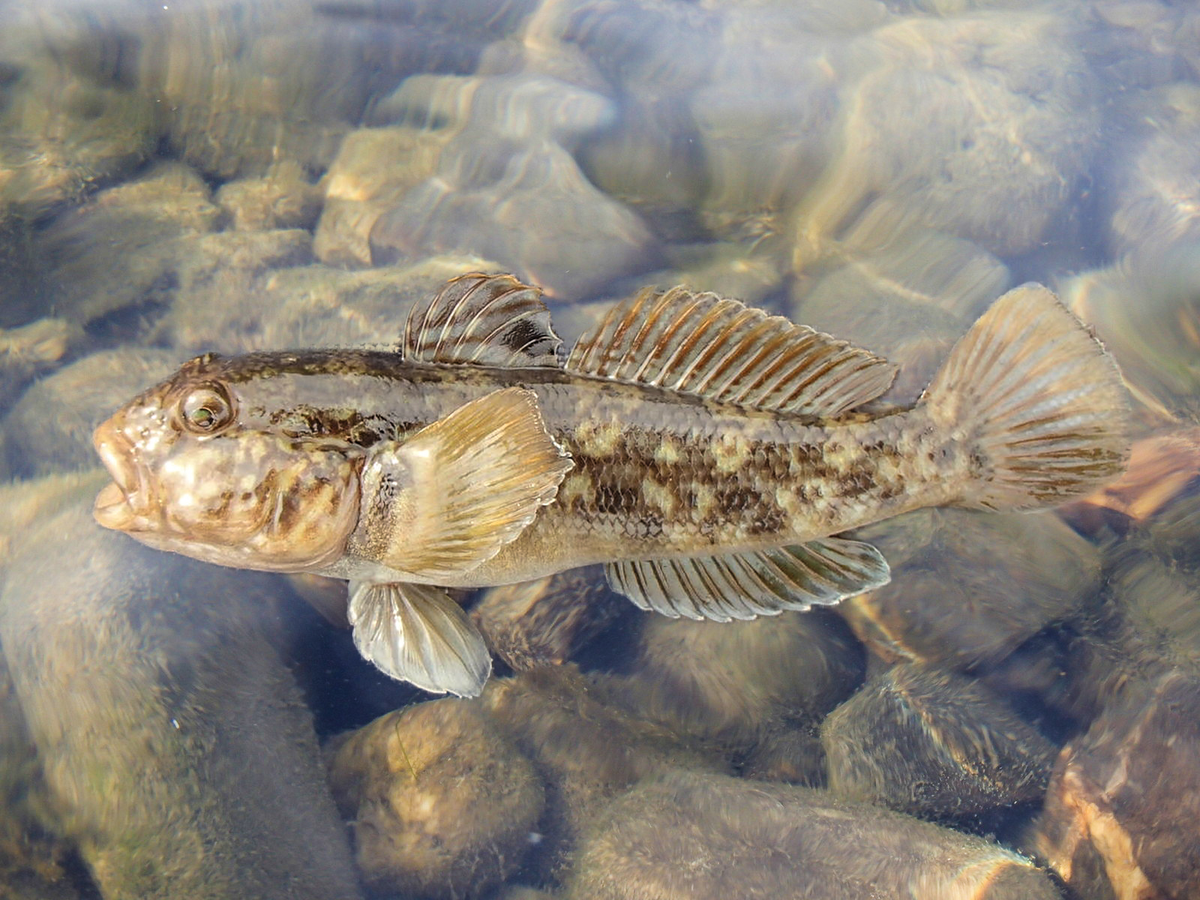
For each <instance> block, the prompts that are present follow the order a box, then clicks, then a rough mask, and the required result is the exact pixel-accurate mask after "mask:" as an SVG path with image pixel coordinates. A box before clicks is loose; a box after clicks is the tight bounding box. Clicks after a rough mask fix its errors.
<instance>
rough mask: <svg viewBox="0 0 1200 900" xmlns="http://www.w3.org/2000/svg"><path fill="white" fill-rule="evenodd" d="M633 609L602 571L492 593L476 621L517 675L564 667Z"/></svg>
mask: <svg viewBox="0 0 1200 900" xmlns="http://www.w3.org/2000/svg"><path fill="white" fill-rule="evenodd" d="M628 608H629V601H628V600H626V599H625V598H624V597H622V596H620V595H618V594H614V593H613V592H612V590H610V589H609V587H608V585H607V584H606V583H605V581H604V577H603V575H601V573H600V572H599V570H598V568H584V569H570V570H568V571H566V572H559V573H558V574H556V575H549V576H547V577H545V578H539V579H537V580H536V581H525V582H520V583H518V584H502V585H497V586H496V587H491V588H488V589H487V590H486V591H484V592H483V595H482V596H481V597H480V598H479V600H478V601H477V602H476V603H475V605H474V606H472V607H471V613H470V616H471V621H472V622H474V623H475V625H476V627H478V628H479V630H480V632H482V634H483V637H484V640H486V641H487V644H488V647H489V648H490V649H491V651H492V652H493V653H494V654H496V655H497V656H499V657H500V658H501V659H502V660H504V662H506V663H508V665H509V668H511V669H512V670H513V671H514V672H523V671H525V670H527V669H535V668H537V667H539V666H548V665H562V664H563V663H565V662H567V661H568V660H570V659H571V658H572V656H573V655H574V653H575V652H576V651H577V650H578V649H579V648H580V647H582V646H584V645H585V644H587V642H588V641H589V640H591V639H592V638H593V637H595V636H596V635H597V634H599V633H600V632H601V631H603V630H604V629H605V628H606V627H607V626H608V625H609V624H611V623H612V622H613V621H615V620H616V618H617V617H618V616H619V615H621V613H622V612H625V611H626V610H627V609H628Z"/></svg>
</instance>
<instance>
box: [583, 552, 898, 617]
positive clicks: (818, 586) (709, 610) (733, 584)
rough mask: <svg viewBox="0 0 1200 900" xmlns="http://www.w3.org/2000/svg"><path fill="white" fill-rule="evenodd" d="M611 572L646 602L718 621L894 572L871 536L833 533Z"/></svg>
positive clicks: (844, 591) (819, 602)
mask: <svg viewBox="0 0 1200 900" xmlns="http://www.w3.org/2000/svg"><path fill="white" fill-rule="evenodd" d="M605 574H606V575H607V576H608V583H609V586H610V587H612V589H613V590H615V591H618V592H620V593H622V594H624V595H625V596H627V597H628V598H629V599H630V600H632V601H633V602H634V603H635V604H637V605H638V606H639V607H641V608H642V609H648V610H654V611H655V612H658V613H662V614H663V615H665V616H670V617H671V618H673V619H677V618H679V617H680V616H683V617H685V618H688V619H708V620H710V621H713V622H728V621H730V620H732V619H753V618H755V617H756V616H774V615H778V614H779V613H781V612H783V611H784V610H803V609H808V608H809V607H812V606H828V605H830V604H833V603H837V602H838V601H839V600H842V599H843V598H845V597H852V596H854V595H855V594H861V593H862V592H863V591H869V590H872V589H874V588H878V587H882V586H883V585H885V584H887V583H888V581H889V580H890V579H891V573H890V571H889V570H888V564H887V562H886V561H885V560H884V558H883V556H882V555H881V554H880V552H879V551H878V550H876V549H875V548H874V547H872V546H871V545H870V544H864V543H861V542H859V541H848V540H844V539H842V538H832V537H831V538H823V539H821V540H816V541H809V542H808V543H806V544H797V545H795V546H792V547H778V548H773V549H770V550H761V551H757V552H752V553H729V554H723V555H720V556H692V557H684V558H679V559H651V560H632V561H625V562H617V563H609V564H608V565H607V566H605Z"/></svg>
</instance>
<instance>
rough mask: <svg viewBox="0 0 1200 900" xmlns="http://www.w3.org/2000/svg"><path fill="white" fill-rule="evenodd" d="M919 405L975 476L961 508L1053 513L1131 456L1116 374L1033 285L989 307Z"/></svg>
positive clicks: (1091, 341) (1080, 329)
mask: <svg viewBox="0 0 1200 900" xmlns="http://www.w3.org/2000/svg"><path fill="white" fill-rule="evenodd" d="M924 399H925V403H926V404H927V407H928V410H929V413H930V415H931V416H932V417H933V419H934V421H935V422H937V423H938V424H939V425H941V426H943V427H945V428H947V429H948V430H949V432H950V433H951V434H953V435H955V436H956V437H957V438H958V439H959V440H960V441H964V442H966V443H967V446H968V447H969V448H970V452H971V453H972V455H973V456H974V457H975V459H976V461H977V464H978V466H979V477H978V479H977V481H976V482H975V484H974V488H973V489H972V490H969V491H968V493H967V495H966V496H965V497H963V498H961V500H960V503H961V504H962V505H963V506H969V507H982V508H985V509H1029V508H1033V507H1038V506H1054V505H1057V504H1059V503H1061V502H1063V501H1064V500H1067V499H1069V498H1071V497H1074V496H1078V495H1080V494H1084V493H1087V492H1088V491H1091V490H1093V489H1094V488H1096V487H1099V486H1100V485H1102V484H1104V483H1105V482H1106V481H1109V480H1111V479H1113V478H1116V477H1117V476H1118V475H1120V474H1121V472H1122V470H1123V469H1124V467H1125V461H1126V459H1127V457H1128V455H1129V442H1130V437H1129V431H1130V421H1129V407H1128V402H1127V400H1126V394H1125V389H1124V387H1123V386H1122V384H1121V376H1120V374H1119V373H1118V372H1117V367H1116V365H1115V364H1114V363H1113V361H1112V358H1111V357H1110V356H1109V355H1108V353H1106V352H1105V350H1104V348H1103V347H1102V346H1101V345H1100V342H1099V341H1097V340H1096V338H1095V337H1093V336H1092V334H1091V333H1090V332H1089V331H1088V330H1087V329H1086V328H1085V327H1084V326H1083V324H1082V323H1080V322H1079V320H1078V319H1076V318H1075V317H1074V316H1073V315H1072V314H1071V313H1070V312H1069V311H1068V310H1067V309H1066V308H1065V307H1064V306H1063V305H1062V304H1061V303H1059V302H1058V298H1056V297H1055V296H1054V294H1052V293H1051V292H1050V291H1049V290H1047V289H1046V288H1044V287H1042V286H1041V285H1038V284H1027V285H1023V286H1021V287H1018V288H1015V289H1013V290H1011V291H1009V292H1008V293H1007V294H1005V295H1004V296H1003V297H1001V298H1000V299H999V300H997V301H996V302H995V303H994V304H992V307H991V308H990V309H989V310H988V311H987V312H986V313H984V314H983V316H982V317H980V319H979V320H978V321H977V322H976V323H975V324H974V325H973V326H972V327H971V330H970V331H968V332H967V333H966V334H965V335H964V336H963V337H962V338H961V339H960V340H959V342H958V343H957V344H955V345H954V348H953V349H952V350H951V351H950V356H949V358H948V359H947V360H946V363H945V365H943V366H942V368H941V370H940V371H939V372H938V373H937V375H935V376H934V379H933V381H932V383H931V384H930V385H929V388H928V389H927V390H926V391H925V398H924Z"/></svg>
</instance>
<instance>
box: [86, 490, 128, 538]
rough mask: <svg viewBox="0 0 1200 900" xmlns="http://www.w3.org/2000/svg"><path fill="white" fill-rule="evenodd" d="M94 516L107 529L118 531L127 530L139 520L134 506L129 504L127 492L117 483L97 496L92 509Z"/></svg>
mask: <svg viewBox="0 0 1200 900" xmlns="http://www.w3.org/2000/svg"><path fill="white" fill-rule="evenodd" d="M92 515H93V516H94V517H95V519H96V521H97V522H98V523H99V524H101V525H103V526H104V527H105V528H112V529H115V530H117V531H125V530H127V529H128V528H129V527H130V526H131V525H132V524H133V521H134V519H135V518H137V517H136V515H135V514H134V511H133V504H131V503H130V502H129V498H128V497H127V496H126V494H125V491H124V490H122V489H121V486H120V485H119V484H117V483H116V482H113V483H112V484H109V485H107V486H105V488H104V489H103V490H102V491H100V493H99V494H98V495H97V496H96V505H95V506H94V507H93V508H92Z"/></svg>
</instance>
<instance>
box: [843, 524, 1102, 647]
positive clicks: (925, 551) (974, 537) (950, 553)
mask: <svg viewBox="0 0 1200 900" xmlns="http://www.w3.org/2000/svg"><path fill="white" fill-rule="evenodd" d="M856 534H857V535H858V536H859V538H860V539H861V540H865V541H869V542H871V543H873V544H875V545H876V546H878V547H879V549H880V550H881V551H883V554H884V556H885V557H886V558H887V560H888V562H889V563H890V564H891V567H892V581H891V583H890V584H887V585H885V586H884V587H882V588H880V589H879V590H877V591H871V592H870V593H868V594H862V595H860V596H858V597H853V598H851V599H850V600H847V601H845V602H843V603H842V604H841V606H840V607H839V610H840V611H841V612H842V613H843V614H844V615H845V616H846V618H847V620H848V621H849V622H850V624H851V627H852V628H853V629H854V630H855V633H856V634H858V636H859V637H860V638H862V640H864V641H865V642H866V643H867V644H868V646H870V647H871V648H872V649H873V650H875V651H876V652H877V653H879V654H880V655H881V656H883V657H885V658H890V659H893V660H895V659H909V660H917V661H923V662H930V663H939V664H942V665H945V666H948V667H950V668H958V669H967V668H971V667H972V666H975V665H978V664H980V663H994V662H998V661H999V660H1001V659H1003V658H1004V657H1005V656H1007V655H1008V654H1009V653H1011V652H1012V651H1013V650H1014V649H1015V648H1016V647H1017V646H1019V645H1020V644H1021V643H1022V642H1023V641H1025V640H1026V639H1028V638H1029V637H1031V636H1032V635H1034V634H1036V633H1037V632H1038V631H1039V630H1041V629H1042V628H1043V627H1045V626H1046V625H1047V624H1049V623H1050V622H1053V621H1055V620H1056V619H1060V618H1063V617H1065V616H1066V615H1067V614H1069V613H1071V612H1072V611H1074V610H1075V609H1076V608H1077V607H1078V606H1079V605H1080V604H1081V603H1082V602H1083V600H1084V598H1086V597H1088V596H1090V595H1091V593H1092V592H1093V591H1094V590H1095V589H1096V588H1097V586H1098V585H1099V579H1100V560H1099V554H1098V553H1097V551H1096V548H1095V547H1093V546H1092V545H1091V544H1089V543H1088V542H1087V541H1085V540H1084V539H1083V538H1081V537H1080V536H1079V535H1078V534H1076V533H1075V532H1073V531H1072V530H1071V529H1070V528H1068V527H1067V526H1066V525H1065V524H1063V522H1062V521H1061V520H1060V519H1058V518H1057V517H1055V516H1054V515H1053V514H1052V513H1050V514H1047V513H1034V514H1030V513H1006V514H989V515H980V514H978V513H975V512H970V511H967V510H956V509H933V510H921V511H918V512H915V513H909V514H907V515H903V516H897V517H896V518H894V519H889V520H887V521H885V522H880V523H879V524H877V525H871V526H869V527H867V528H863V529H859V530H858V531H857V532H856Z"/></svg>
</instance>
